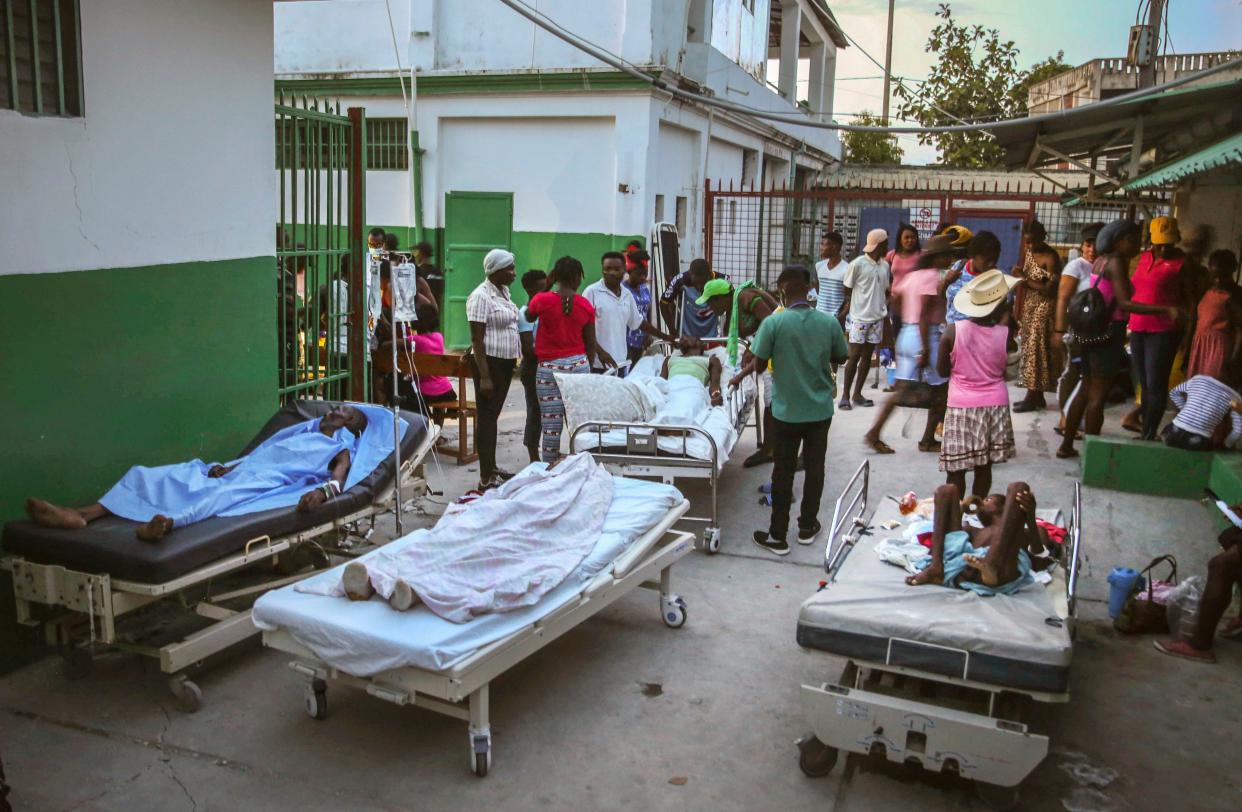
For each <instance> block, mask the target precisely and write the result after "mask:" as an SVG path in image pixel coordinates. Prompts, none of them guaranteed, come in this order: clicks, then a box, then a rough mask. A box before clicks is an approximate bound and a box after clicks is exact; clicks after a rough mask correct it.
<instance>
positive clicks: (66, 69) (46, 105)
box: [0, 0, 82, 116]
mask: <svg viewBox="0 0 1242 812" xmlns="http://www.w3.org/2000/svg"><path fill="white" fill-rule="evenodd" d="M0 109H4V110H16V111H18V112H19V113H26V114H28V115H35V116H81V115H82V25H81V18H80V16H79V14H78V0H0Z"/></svg>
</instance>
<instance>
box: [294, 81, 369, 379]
mask: <svg viewBox="0 0 1242 812" xmlns="http://www.w3.org/2000/svg"><path fill="white" fill-rule="evenodd" d="M365 156H366V126H365V121H364V119H363V115H362V109H361V108H357V107H355V108H350V109H349V111H348V114H347V115H341V108H340V104H339V102H338V103H336V104H335V105H333V104H332V103H329V102H327V101H325V100H322V99H307V98H306V97H304V96H303V97H301V98H295V99H286V98H285V97H284V95H283V94H282V95H281V96H280V97H279V98H278V100H277V103H276V173H277V175H278V177H279V194H280V196H279V199H278V201H277V215H276V217H277V220H276V268H277V284H276V311H277V312H276V325H277V353H278V358H277V391H278V392H279V394H280V400H281V402H282V403H283V402H285V401H286V400H290V399H294V398H323V399H326V400H344V399H347V398H348V399H350V400H360V401H361V400H366V399H367V397H366V395H367V391H368V386H367V366H368V365H367V360H368V359H367V353H368V347H367V340H368V339H367V329H366V328H367V325H366V304H365V303H366V290H365V283H364V279H365V273H364V269H363V252H364V250H365V249H364V245H363V223H364V221H365V216H366V214H365V206H364V202H363V201H364V200H365V188H364V184H365V175H366V163H365V161H366V157H365Z"/></svg>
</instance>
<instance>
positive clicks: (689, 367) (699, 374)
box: [660, 336, 724, 406]
mask: <svg viewBox="0 0 1242 812" xmlns="http://www.w3.org/2000/svg"><path fill="white" fill-rule="evenodd" d="M677 346H678V349H680V350H681V355H670V356H668V357H667V358H665V359H664V366H663V367H662V368H661V369H660V377H661V378H664V379H665V380H668V381H672V380H674V379H676V378H692V379H694V380H696V381H698V382H699V384H701V385H702V386H705V387H707V391H708V392H709V393H710V395H711V403H712V405H713V406H723V405H724V397H723V396H722V395H721V393H720V373H721V370H722V367H721V365H720V359H719V358H717V357H715V356H711V357H708V356H706V355H704V354H703V342H702V341H700V340H699V339H697V338H693V337H691V336H685V337H683V338H682V339H681V340H680V341H679V342H678V345H677Z"/></svg>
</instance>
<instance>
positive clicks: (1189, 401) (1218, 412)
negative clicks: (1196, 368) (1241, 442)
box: [1169, 375, 1242, 448]
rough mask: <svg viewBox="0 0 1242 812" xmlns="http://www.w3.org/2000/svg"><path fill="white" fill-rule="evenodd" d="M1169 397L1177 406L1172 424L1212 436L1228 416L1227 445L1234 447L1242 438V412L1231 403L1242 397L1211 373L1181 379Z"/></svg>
mask: <svg viewBox="0 0 1242 812" xmlns="http://www.w3.org/2000/svg"><path fill="white" fill-rule="evenodd" d="M1169 400H1171V401H1172V402H1173V406H1174V408H1176V409H1177V417H1175V418H1173V425H1175V426H1177V427H1178V428H1179V429H1182V430H1183V431H1188V432H1190V433H1192V434H1198V435H1199V436H1200V437H1211V436H1212V435H1213V434H1215V433H1216V427H1217V426H1219V425H1220V424H1221V421H1222V420H1224V419H1225V417H1226V416H1228V417H1229V436H1228V437H1227V438H1226V439H1225V446H1226V447H1227V448H1232V447H1233V446H1234V444H1235V443H1237V442H1238V438H1239V437H1242V415H1239V414H1238V413H1237V412H1235V411H1233V409H1232V408H1230V405H1229V404H1230V403H1231V402H1232V401H1235V400H1242V395H1239V394H1238V393H1237V392H1235V391H1234V390H1232V389H1230V388H1229V387H1228V386H1225V385H1224V384H1223V383H1221V382H1220V381H1218V380H1216V379H1215V378H1213V377H1211V376H1208V375H1196V376H1194V377H1193V378H1191V379H1190V380H1188V381H1182V382H1181V383H1180V384H1178V385H1177V387H1176V388H1175V389H1174V390H1173V391H1172V392H1170V393H1169Z"/></svg>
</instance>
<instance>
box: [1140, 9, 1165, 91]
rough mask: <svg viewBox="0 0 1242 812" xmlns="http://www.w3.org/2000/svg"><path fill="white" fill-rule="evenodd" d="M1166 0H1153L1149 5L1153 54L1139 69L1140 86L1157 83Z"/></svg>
mask: <svg viewBox="0 0 1242 812" xmlns="http://www.w3.org/2000/svg"><path fill="white" fill-rule="evenodd" d="M1164 4H1165V0H1151V4H1150V5H1149V6H1148V7H1147V26H1148V28H1150V29H1151V54H1150V55H1149V57H1148V59H1147V64H1146V65H1143V66H1142V68H1141V69H1140V70H1139V87H1152V86H1154V85H1155V84H1156V61H1157V60H1158V59H1159V58H1160V26H1161V24H1162V20H1163V18H1164Z"/></svg>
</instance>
